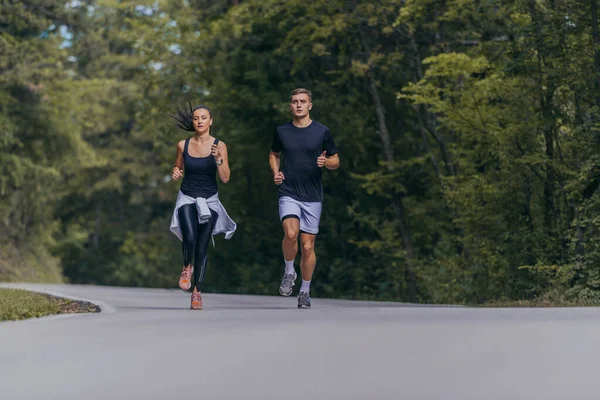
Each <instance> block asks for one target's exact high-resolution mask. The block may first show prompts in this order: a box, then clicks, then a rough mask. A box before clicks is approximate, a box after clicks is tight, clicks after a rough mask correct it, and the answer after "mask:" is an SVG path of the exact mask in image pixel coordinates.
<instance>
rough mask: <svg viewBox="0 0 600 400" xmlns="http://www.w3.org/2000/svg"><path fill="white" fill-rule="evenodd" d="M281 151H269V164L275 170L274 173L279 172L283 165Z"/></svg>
mask: <svg viewBox="0 0 600 400" xmlns="http://www.w3.org/2000/svg"><path fill="white" fill-rule="evenodd" d="M280 155H281V153H275V152H273V151H271V152H270V153H269V166H270V167H271V171H273V175H275V174H276V173H278V172H279V168H280V167H281V157H280Z"/></svg>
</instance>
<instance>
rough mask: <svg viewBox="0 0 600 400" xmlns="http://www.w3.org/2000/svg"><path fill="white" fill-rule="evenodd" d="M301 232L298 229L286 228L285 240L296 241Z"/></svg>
mask: <svg viewBox="0 0 600 400" xmlns="http://www.w3.org/2000/svg"><path fill="white" fill-rule="evenodd" d="M298 234H299V232H298V231H297V230H296V229H292V228H288V229H286V230H285V240H287V241H290V242H291V241H296V240H298Z"/></svg>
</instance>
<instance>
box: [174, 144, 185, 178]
mask: <svg viewBox="0 0 600 400" xmlns="http://www.w3.org/2000/svg"><path fill="white" fill-rule="evenodd" d="M184 145H185V140H182V141H180V142H179V143H177V155H176V156H175V165H174V166H173V171H172V172H171V178H173V180H174V181H176V180H177V179H179V178H181V177H183V146H184Z"/></svg>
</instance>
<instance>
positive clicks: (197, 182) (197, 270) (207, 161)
mask: <svg viewBox="0 0 600 400" xmlns="http://www.w3.org/2000/svg"><path fill="white" fill-rule="evenodd" d="M170 116H171V117H172V118H174V119H175V120H176V121H177V122H178V123H179V127H180V128H182V129H184V130H186V131H191V132H195V135H194V136H192V137H191V138H188V139H185V140H182V141H180V142H179V143H178V144H177V157H176V159H175V166H174V167H173V171H172V175H171V177H172V178H173V179H174V180H178V179H180V178H182V177H183V181H182V182H181V187H180V190H179V194H178V196H177V203H176V205H175V211H174V212H173V217H172V219H171V227H170V229H171V231H172V232H173V233H175V235H177V237H178V238H179V239H180V240H181V241H182V249H183V271H182V272H181V277H180V278H179V287H180V288H181V289H183V290H185V291H188V290H190V288H192V301H191V306H190V308H191V309H193V310H200V309H202V295H201V285H202V281H203V279H204V272H205V271H206V262H207V251H208V242H209V241H210V239H211V237H212V236H214V235H217V234H219V233H224V234H225V239H230V238H231V236H233V233H234V232H235V230H236V223H235V222H234V221H233V220H232V219H231V218H229V215H227V212H226V211H225V208H224V207H223V205H222V204H221V201H220V200H219V194H218V190H217V179H216V175H217V174H218V175H219V178H220V179H221V181H222V182H223V183H227V182H228V181H229V177H230V171H229V159H228V155H227V146H226V145H225V143H223V142H222V141H219V139H215V138H214V137H213V136H211V135H210V128H211V125H212V123H213V120H212V115H211V112H210V110H209V108H208V107H206V106H204V105H199V106H196V107H195V108H192V106H191V104H190V105H189V111H187V110H178V111H177V114H176V115H170ZM213 245H214V242H213ZM192 257H193V258H194V260H193V261H192ZM192 277H193V282H192Z"/></svg>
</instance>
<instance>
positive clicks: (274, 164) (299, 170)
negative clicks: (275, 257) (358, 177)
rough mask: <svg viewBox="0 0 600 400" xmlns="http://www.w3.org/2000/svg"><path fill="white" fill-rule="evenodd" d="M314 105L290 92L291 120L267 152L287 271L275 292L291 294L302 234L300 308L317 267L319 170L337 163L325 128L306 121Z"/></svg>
mask: <svg viewBox="0 0 600 400" xmlns="http://www.w3.org/2000/svg"><path fill="white" fill-rule="evenodd" d="M312 106H313V105H312V94H311V92H310V90H307V89H295V90H294V91H293V92H292V94H291V98H290V109H291V111H292V114H293V120H292V122H288V123H287V124H284V125H281V126H278V127H277V132H276V133H275V136H274V138H273V143H272V145H271V153H270V154H269V165H270V166H271V170H272V171H273V181H274V182H275V184H276V185H278V192H279V218H280V220H281V223H282V225H283V232H284V237H283V243H282V249H283V260H284V262H285V272H284V275H283V279H282V280H281V285H280V286H279V293H280V294H281V295H282V296H289V295H290V294H291V293H292V288H293V286H294V283H295V281H296V277H297V274H296V270H295V269H294V260H295V258H296V255H297V253H298V235H300V242H301V258H300V271H301V274H302V286H301V287H300V293H299V294H298V308H309V307H310V282H311V280H312V275H313V272H314V270H315V265H316V263H317V258H316V255H315V250H314V247H315V237H316V235H317V233H318V232H319V220H320V218H321V209H322V203H323V184H322V179H321V168H323V167H325V168H327V169H332V170H333V169H336V168H338V167H339V165H340V159H339V157H338V154H337V153H338V150H337V148H336V146H335V143H334V141H333V138H332V137H331V133H330V132H329V129H328V128H327V127H326V126H324V125H322V124H320V123H318V122H317V121H313V120H312V119H311V118H310V110H311V109H312ZM282 154H283V162H282V160H281V155H282Z"/></svg>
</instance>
